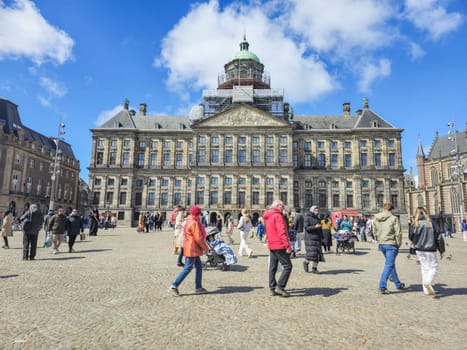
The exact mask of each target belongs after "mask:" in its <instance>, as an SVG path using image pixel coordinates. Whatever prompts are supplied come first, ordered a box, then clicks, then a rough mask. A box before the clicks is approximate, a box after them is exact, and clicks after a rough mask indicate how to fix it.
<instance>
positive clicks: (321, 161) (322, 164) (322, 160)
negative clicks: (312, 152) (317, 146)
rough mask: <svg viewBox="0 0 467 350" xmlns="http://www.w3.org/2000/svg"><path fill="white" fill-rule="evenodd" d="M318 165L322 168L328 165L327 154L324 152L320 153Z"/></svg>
mask: <svg viewBox="0 0 467 350" xmlns="http://www.w3.org/2000/svg"><path fill="white" fill-rule="evenodd" d="M318 166H319V167H320V168H325V167H326V155H325V154H324V153H320V154H318Z"/></svg>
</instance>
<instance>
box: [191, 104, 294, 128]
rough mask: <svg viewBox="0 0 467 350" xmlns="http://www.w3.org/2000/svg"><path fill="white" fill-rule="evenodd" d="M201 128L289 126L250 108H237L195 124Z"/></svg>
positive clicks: (278, 119) (281, 120)
mask: <svg viewBox="0 0 467 350" xmlns="http://www.w3.org/2000/svg"><path fill="white" fill-rule="evenodd" d="M197 126H202V127H213V128H215V127H226V126H232V127H252V126H256V127H258V126H275V127H284V126H288V127H290V124H289V123H288V122H287V121H285V120H283V119H280V118H277V117H274V116H272V115H270V114H268V113H266V112H263V111H261V110H258V109H256V108H253V107H250V106H245V105H242V106H238V107H235V108H232V109H230V110H228V111H225V112H222V113H219V114H217V115H214V116H212V117H210V118H208V119H204V120H202V121H200V122H199V123H197Z"/></svg>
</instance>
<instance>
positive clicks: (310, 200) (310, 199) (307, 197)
mask: <svg viewBox="0 0 467 350" xmlns="http://www.w3.org/2000/svg"><path fill="white" fill-rule="evenodd" d="M312 205H313V195H312V194H311V192H309V191H308V192H305V207H307V208H309V207H311V206H312Z"/></svg>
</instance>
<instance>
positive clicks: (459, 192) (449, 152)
mask: <svg viewBox="0 0 467 350" xmlns="http://www.w3.org/2000/svg"><path fill="white" fill-rule="evenodd" d="M466 137H467V130H465V131H455V132H452V133H448V134H447V135H444V136H440V135H439V134H438V133H436V135H435V138H434V141H433V143H432V144H431V147H430V149H429V151H428V152H427V154H426V155H425V152H424V150H423V145H422V143H421V141H419V145H418V151H417V155H416V159H417V172H418V184H417V181H415V176H414V175H413V173H412V171H411V172H410V173H409V174H408V175H407V176H406V181H405V182H406V183H405V197H406V206H407V212H408V214H409V215H414V213H415V209H416V208H417V207H425V208H426V209H427V211H428V213H430V215H432V216H434V217H437V218H439V219H440V222H441V223H443V224H446V227H447V228H449V229H450V230H451V231H457V232H460V221H461V218H462V217H464V215H465V208H466V207H465V198H466V188H465V187H466V186H465V181H466V173H465V171H466V170H467V141H466ZM443 228H444V227H443Z"/></svg>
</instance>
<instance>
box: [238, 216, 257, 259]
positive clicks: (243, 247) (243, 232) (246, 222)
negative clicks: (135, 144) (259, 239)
mask: <svg viewBox="0 0 467 350" xmlns="http://www.w3.org/2000/svg"><path fill="white" fill-rule="evenodd" d="M252 227H253V224H252V223H251V216H250V213H249V211H248V210H247V209H243V210H242V216H241V217H240V220H239V221H238V226H237V228H238V230H239V231H240V247H239V248H238V255H239V256H243V252H245V253H246V255H248V257H249V258H250V257H251V256H252V255H253V250H252V249H251V248H250V247H249V246H248V243H247V242H246V239H247V237H248V233H249V232H250V230H251V228H252Z"/></svg>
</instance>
